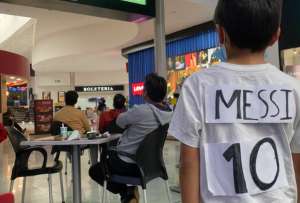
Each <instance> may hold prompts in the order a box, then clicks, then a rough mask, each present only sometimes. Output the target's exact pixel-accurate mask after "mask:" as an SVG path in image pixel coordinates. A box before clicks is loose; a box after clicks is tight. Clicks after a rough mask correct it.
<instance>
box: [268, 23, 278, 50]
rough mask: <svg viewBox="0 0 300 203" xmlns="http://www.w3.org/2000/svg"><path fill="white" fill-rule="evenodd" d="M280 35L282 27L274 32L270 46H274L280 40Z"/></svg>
mask: <svg viewBox="0 0 300 203" xmlns="http://www.w3.org/2000/svg"><path fill="white" fill-rule="evenodd" d="M280 35H281V28H280V27H279V28H278V30H277V32H276V33H274V35H273V36H272V39H271V41H270V43H269V46H273V45H274V44H275V43H276V42H277V41H278V40H279V38H280Z"/></svg>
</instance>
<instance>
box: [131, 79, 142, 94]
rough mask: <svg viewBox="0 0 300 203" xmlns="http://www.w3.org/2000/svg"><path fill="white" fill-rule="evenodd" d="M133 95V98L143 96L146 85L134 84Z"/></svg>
mask: <svg viewBox="0 0 300 203" xmlns="http://www.w3.org/2000/svg"><path fill="white" fill-rule="evenodd" d="M131 86H132V95H133V96H142V95H143V94H144V83H143V82H139V83H132V85H131Z"/></svg>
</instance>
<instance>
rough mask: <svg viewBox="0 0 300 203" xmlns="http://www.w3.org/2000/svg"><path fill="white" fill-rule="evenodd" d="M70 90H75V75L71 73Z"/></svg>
mask: <svg viewBox="0 0 300 203" xmlns="http://www.w3.org/2000/svg"><path fill="white" fill-rule="evenodd" d="M70 89H71V90H75V73H74V72H72V73H70Z"/></svg>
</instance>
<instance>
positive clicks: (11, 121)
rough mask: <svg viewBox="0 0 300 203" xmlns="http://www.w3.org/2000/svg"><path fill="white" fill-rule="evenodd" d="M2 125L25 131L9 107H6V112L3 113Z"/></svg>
mask: <svg viewBox="0 0 300 203" xmlns="http://www.w3.org/2000/svg"><path fill="white" fill-rule="evenodd" d="M3 125H4V126H13V127H15V128H16V129H17V130H18V131H20V132H21V133H25V132H26V129H23V128H22V127H21V126H20V125H19V124H18V122H17V121H16V119H15V116H14V114H13V113H12V111H11V110H10V109H7V112H5V113H4V114H3Z"/></svg>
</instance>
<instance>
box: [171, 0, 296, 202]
mask: <svg viewBox="0 0 300 203" xmlns="http://www.w3.org/2000/svg"><path fill="white" fill-rule="evenodd" d="M280 8H281V2H280V1H279V0H255V1H254V0H220V1H219V4H218V7H217V10H216V22H217V24H218V29H219V33H220V40H221V42H222V43H224V44H225V47H226V50H227V54H228V62H229V63H221V64H219V65H216V66H214V67H212V68H211V69H208V70H205V71H202V72H200V73H196V74H194V75H193V76H191V77H190V78H189V79H188V80H187V81H186V82H185V84H184V86H183V89H182V93H181V97H180V99H179V102H178V105H177V108H176V111H175V114H174V117H173V120H172V123H171V126H170V130H169V132H170V134H172V135H173V136H175V137H177V138H178V139H179V140H180V141H181V142H182V143H183V144H182V149H181V189H182V198H183V203H190V202H193V203H194V202H195V203H198V202H201V200H202V201H203V202H205V203H206V202H207V203H225V202H226V203H227V202H230V203H240V202H243V203H244V202H245V203H265V202H278V203H279V202H280V203H290V202H291V203H296V202H297V186H296V179H295V172H294V167H293V159H292V153H291V149H290V144H292V145H293V147H292V151H293V153H297V152H300V151H299V149H300V148H299V147H300V145H299V144H300V82H299V81H297V80H296V79H294V78H292V77H290V76H287V75H286V74H284V73H282V72H281V71H280V70H279V69H278V68H276V67H274V66H272V65H270V64H266V63H265V62H264V51H265V49H266V47H267V46H269V45H272V44H273V43H274V42H276V41H277V39H278V37H279V29H278V27H279V25H280V20H279V19H280ZM259 28H264V29H261V30H263V31H262V32H261V31H260V30H258V29H259ZM254 31H257V32H256V33H254ZM296 156H297V155H295V157H296ZM295 160H296V159H295ZM295 163H296V165H298V164H299V163H297V162H295ZM295 171H296V172H297V174H299V171H298V169H297V167H296V168H295ZM199 173H200V175H199ZM200 185H201V187H200ZM200 188H201V189H200ZM199 191H201V193H200V192H199Z"/></svg>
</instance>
